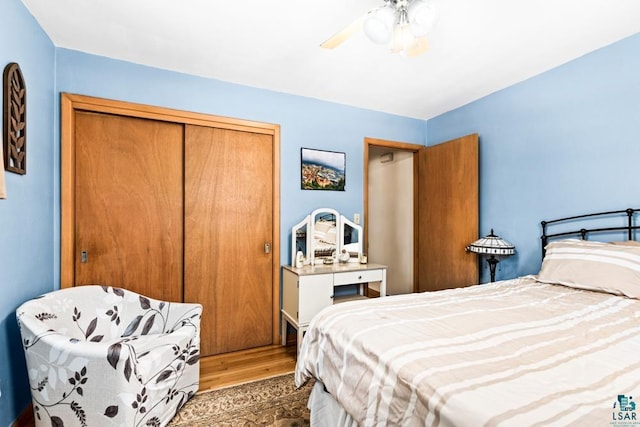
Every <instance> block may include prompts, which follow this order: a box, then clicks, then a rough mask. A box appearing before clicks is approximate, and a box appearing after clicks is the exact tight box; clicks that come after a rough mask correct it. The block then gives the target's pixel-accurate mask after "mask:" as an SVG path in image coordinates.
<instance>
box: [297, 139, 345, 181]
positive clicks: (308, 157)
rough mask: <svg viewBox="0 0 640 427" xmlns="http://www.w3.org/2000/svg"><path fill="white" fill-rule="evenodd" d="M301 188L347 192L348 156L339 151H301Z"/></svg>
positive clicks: (307, 149) (308, 149)
mask: <svg viewBox="0 0 640 427" xmlns="http://www.w3.org/2000/svg"><path fill="white" fill-rule="evenodd" d="M300 163H301V167H300V188H301V189H303V190H329V191H345V183H346V179H345V178H346V165H347V155H346V154H345V153H342V152H339V151H327V150H317V149H314V148H301V149H300Z"/></svg>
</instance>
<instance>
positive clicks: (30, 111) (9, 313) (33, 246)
mask: <svg viewBox="0 0 640 427" xmlns="http://www.w3.org/2000/svg"><path fill="white" fill-rule="evenodd" d="M9 62H17V63H18V64H19V65H20V69H21V70H22V74H23V76H24V79H25V82H26V85H27V174H26V175H17V174H14V173H7V174H6V175H5V176H6V180H7V192H8V198H7V199H5V200H0V295H1V296H0V390H1V392H2V396H0V425H2V426H6V425H9V423H11V422H12V421H13V420H14V419H15V418H16V416H17V415H18V414H19V413H20V412H22V410H23V409H24V408H25V406H26V405H27V402H28V401H29V400H30V398H31V395H30V393H29V387H28V385H27V380H26V368H25V363H24V356H23V354H22V347H21V346H20V337H19V331H18V325H17V323H16V317H15V310H16V308H17V307H18V306H19V305H20V304H21V303H22V302H24V301H26V300H28V299H30V298H32V297H34V296H36V295H39V294H42V293H45V292H48V291H51V290H53V289H54V279H53V263H54V261H53V245H54V243H53V233H52V229H53V216H54V212H53V192H52V184H51V181H52V178H53V163H54V157H53V135H52V130H53V117H54V113H53V105H54V96H53V93H54V73H53V70H54V66H55V65H54V64H55V48H54V46H53V44H52V43H51V41H50V40H49V38H48V37H47V36H46V35H45V33H44V32H43V31H42V29H41V28H40V26H39V25H38V24H37V22H36V21H35V20H34V19H33V17H32V16H31V15H30V14H29V12H28V11H27V10H26V9H25V7H24V6H23V5H22V3H21V2H19V1H17V0H10V1H3V2H2V6H0V67H1V68H4V67H5V66H6V65H7V64H8V63H9ZM0 158H2V156H1V155H0Z"/></svg>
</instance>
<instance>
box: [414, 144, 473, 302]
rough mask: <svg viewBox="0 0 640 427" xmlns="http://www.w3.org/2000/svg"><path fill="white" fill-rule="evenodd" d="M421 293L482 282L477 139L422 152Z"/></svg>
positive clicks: (419, 211) (418, 249) (419, 215)
mask: <svg viewBox="0 0 640 427" xmlns="http://www.w3.org/2000/svg"><path fill="white" fill-rule="evenodd" d="M418 162H419V163H418V179H417V185H418V203H417V205H418V206H417V210H416V216H417V221H416V225H417V228H418V230H417V237H418V241H417V244H416V257H417V271H418V276H417V281H418V292H424V291H437V290H441V289H447V288H458V287H463V286H469V285H474V284H477V283H478V273H479V271H478V257H477V256H476V255H475V254H470V253H466V251H465V248H466V247H467V245H469V243H471V242H473V241H475V240H476V239H477V238H478V135H477V134H473V135H467V136H464V137H462V138H457V139H454V140H451V141H447V142H444V143H441V144H437V145H433V146H430V147H425V148H423V149H421V150H420V151H419V152H418Z"/></svg>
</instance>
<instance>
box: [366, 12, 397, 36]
mask: <svg viewBox="0 0 640 427" xmlns="http://www.w3.org/2000/svg"><path fill="white" fill-rule="evenodd" d="M395 19H396V11H395V9H394V8H393V7H391V6H383V7H381V8H380V9H378V10H376V11H374V12H371V13H370V14H369V16H367V18H366V19H365V20H364V25H363V30H364V33H365V34H366V36H367V37H368V38H369V40H371V41H372V42H374V43H376V44H386V43H389V41H390V40H391V35H392V33H393V26H394V24H395Z"/></svg>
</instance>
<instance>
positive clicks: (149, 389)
mask: <svg viewBox="0 0 640 427" xmlns="http://www.w3.org/2000/svg"><path fill="white" fill-rule="evenodd" d="M16 314H17V318H18V323H19V325H20V332H21V335H22V344H23V348H24V351H25V357H26V360H27V368H28V371H29V382H30V385H31V389H32V398H33V407H34V416H35V420H36V425H38V426H40V425H47V426H49V425H57V426H63V425H64V426H75V425H77V426H87V425H123V426H141V425H145V426H146V425H150V426H162V425H166V424H167V423H168V422H169V421H170V420H171V418H172V417H173V416H174V415H175V413H176V412H177V411H178V410H179V409H180V408H181V407H182V405H184V403H186V401H187V400H188V399H189V398H191V396H193V395H194V394H195V392H196V391H197V390H198V384H199V356H200V316H201V314H202V306H201V305H199V304H187V303H171V302H166V301H159V300H154V299H151V298H147V297H145V296H142V295H139V294H136V293H134V292H131V291H127V290H124V289H120V288H113V287H107V286H97V285H88V286H78V287H74V288H68V289H63V290H59V291H55V292H51V293H48V294H45V295H43V296H41V297H38V298H36V299H33V300H31V301H27V302H26V303H24V304H23V305H22V306H20V307H19V308H18V309H17V310H16Z"/></svg>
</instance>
